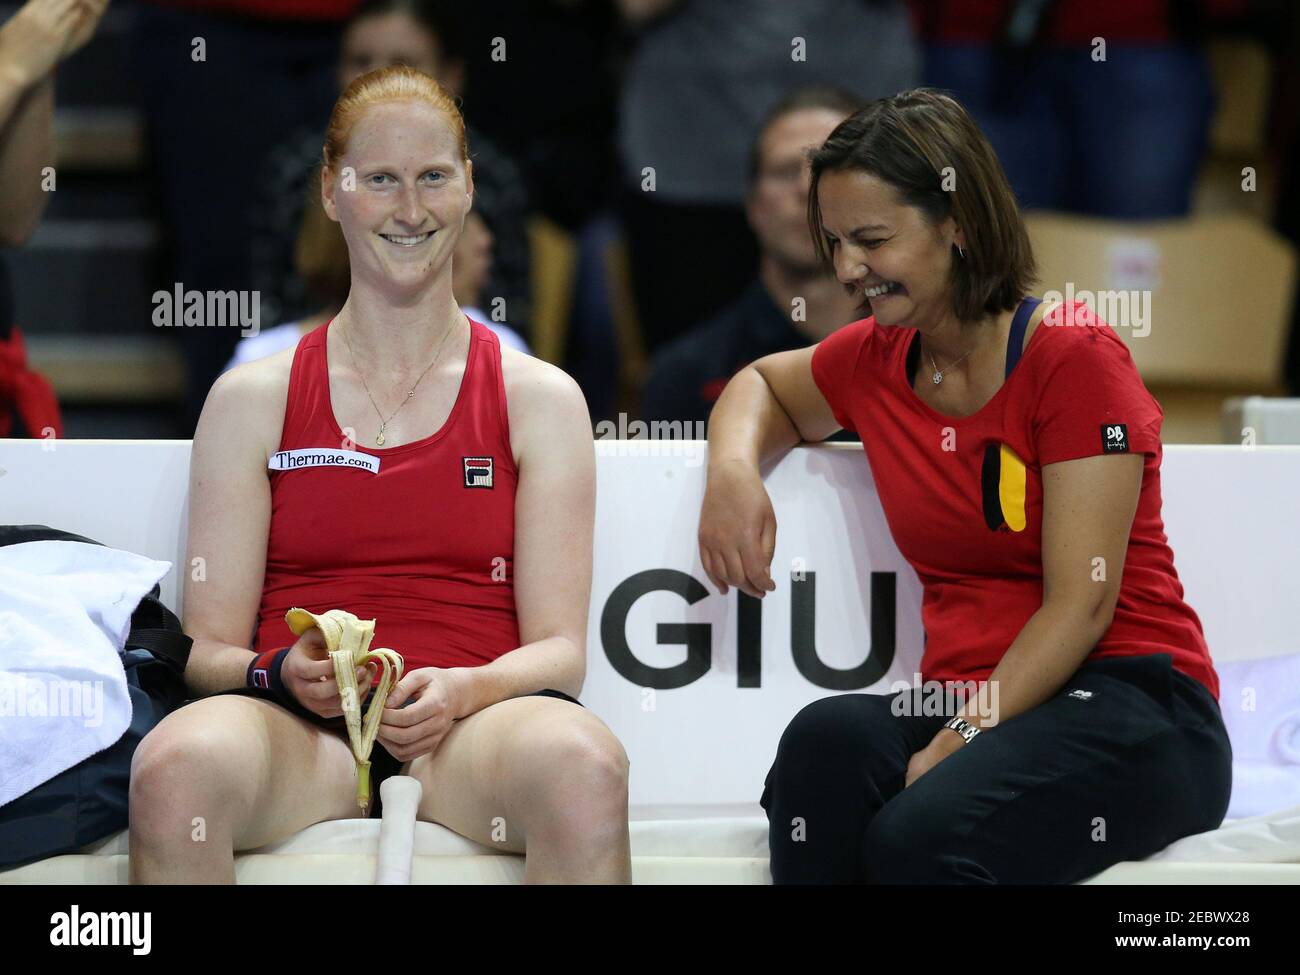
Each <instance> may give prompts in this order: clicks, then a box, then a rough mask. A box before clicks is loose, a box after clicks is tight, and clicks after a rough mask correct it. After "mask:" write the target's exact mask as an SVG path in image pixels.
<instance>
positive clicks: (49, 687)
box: [0, 541, 171, 805]
mask: <svg viewBox="0 0 1300 975" xmlns="http://www.w3.org/2000/svg"><path fill="white" fill-rule="evenodd" d="M170 569H171V563H170V562H156V561H154V560H153V559H148V558H145V557H144V556H142V555H136V554H134V553H132V552H123V551H121V550H120V549H114V548H108V547H106V546H103V545H90V544H87V543H86V542H65V541H40V542H22V543H20V544H17V545H3V546H0V805H4V804H5V803H6V802H9V801H10V800H12V799H16V798H17V797H18V796H21V795H23V794H24V793H26V792H29V791H31V790H32V789H34V788H35V787H36V786H38V785H40V784H41V783H42V782H46V781H48V780H49V779H52V778H53V777H54V776H56V775H58V774H59V773H60V772H62V771H64V770H66V769H69V768H71V767H72V766H74V765H76V764H77V763H79V762H81V761H83V760H84V759H86V758H88V757H90V756H91V755H94V754H95V753H96V752H100V751H103V750H104V749H105V748H107V747H109V746H110V745H112V744H113V743H114V742H116V741H117V740H118V739H119V738H121V737H122V734H123V733H124V732H125V731H126V729H127V726H128V725H129V724H130V723H131V698H130V695H129V694H128V693H127V687H126V673H125V672H124V671H123V669H122V661H121V659H120V658H119V656H118V654H119V653H120V652H121V650H122V647H123V646H124V645H125V643H126V636H127V633H128V632H129V631H130V626H131V614H132V613H133V612H134V611H135V608H136V607H137V606H138V605H139V604H140V600H141V599H142V598H143V597H144V596H145V594H147V593H148V592H149V591H150V590H151V589H152V588H153V586H154V584H155V583H156V582H158V581H159V580H160V579H162V578H163V576H165V575H166V574H167V573H168V571H169V570H170Z"/></svg>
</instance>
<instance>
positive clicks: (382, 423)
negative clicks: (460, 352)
mask: <svg viewBox="0 0 1300 975" xmlns="http://www.w3.org/2000/svg"><path fill="white" fill-rule="evenodd" d="M451 332H452V329H451V328H448V329H447V331H446V332H444V333H443V335H442V341H441V342H439V343H438V351H437V352H436V353H435V354H434V356H433V362H430V363H429V364H428V365H427V366H426V367H425V369H424V372H422V373H420V378H419V379H417V380H416V381H415V386H419V385H420V380H422V379H424V377H425V376H427V375H428V374H429V370H430V369H432V368H433V366H434V363H436V362H437V361H438V359H439V358H440V357H441V356H442V347H443V346H444V345H446V344H447V337H448V336H449V335H451ZM343 341H345V342H347V344H348V354H349V355H351V356H352V365H353V367H354V368H355V369H356V370H357V375H358V376H360V377H361V385H362V387H363V388H364V389H365V391H366V395H367V396H369V397H370V405H371V406H373V407H374V408H375V413H376V414H377V415H378V417H379V421H380V422H379V435H378V436H376V437H375V445H376V446H379V447H382V446H383V445H384V429H385V428H386V427H387V426H388V421H389V420H391V419H392V418H393V417H395V416H397V411H398V410H400V409H401V408H402V407H403V406H405V405H406V404H407V403H408V402H409V401H410V399H411V397H412V396H414V395H415V386H412V387H411V389H410V391H409V392H408V393H407V394H406V399H404V400H402V402H401V403H400V404H399V405H398V407H397V410H393V412H392V413H390V414H389V415H388V420H385V419H384V414H383V413H381V412H380V411H379V404H378V403H376V402H375V398H374V397H373V396H371V395H370V386H369V385H367V383H366V377H365V375H364V374H363V373H362V372H361V366H360V365H358V364H357V354H356V352H355V351H353V349H352V339H351V338H350V337H349V336H348V333H347V332H344V333H343Z"/></svg>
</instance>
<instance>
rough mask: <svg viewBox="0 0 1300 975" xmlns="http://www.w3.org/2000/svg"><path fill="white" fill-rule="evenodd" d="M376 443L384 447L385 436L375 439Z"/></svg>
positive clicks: (381, 435)
mask: <svg viewBox="0 0 1300 975" xmlns="http://www.w3.org/2000/svg"><path fill="white" fill-rule="evenodd" d="M375 443H376V444H378V445H379V446H380V447H382V446H383V445H384V435H383V434H382V433H381V434H380V435H379V436H377V437H375Z"/></svg>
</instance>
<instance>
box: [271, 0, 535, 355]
mask: <svg viewBox="0 0 1300 975" xmlns="http://www.w3.org/2000/svg"><path fill="white" fill-rule="evenodd" d="M457 24H458V20H457V19H456V16H455V15H453V14H451V13H449V12H448V8H447V5H446V4H443V3H438V2H434V0H366V2H364V3H362V4H361V6H360V7H358V8H357V11H356V13H355V14H353V16H352V18H351V19H350V20H349V21H348V24H347V26H346V27H345V28H344V32H343V40H342V46H341V49H340V52H339V64H338V85H339V91H340V92H341V91H343V89H345V88H346V87H347V86H348V84H349V83H351V81H352V80H353V79H354V78H356V77H358V76H360V75H362V74H365V73H366V72H367V71H374V70H375V69H377V68H382V67H385V66H387V65H390V64H405V65H409V66H410V67H412V68H416V69H417V70H419V71H423V72H424V73H425V74H427V75H430V76H431V77H433V78H435V79H436V80H437V81H439V82H440V83H441V84H442V85H443V86H444V87H446V88H447V89H448V90H449V91H451V92H452V93H453V94H455V95H457V96H459V95H460V94H461V93H462V88H463V81H464V67H463V64H464V61H463V55H462V51H461V45H460V33H459V30H458V28H457ZM465 136H466V140H467V141H468V143H469V146H470V149H471V151H472V152H473V153H474V158H473V163H474V212H475V213H477V214H478V215H479V216H480V217H481V218H482V219H483V220H484V221H485V222H486V224H487V228H488V229H489V230H490V231H491V233H492V235H493V236H494V237H495V238H496V241H497V247H496V260H495V262H494V263H493V273H492V277H491V279H490V280H489V281H488V282H487V283H486V285H485V288H484V289H483V293H484V295H485V296H487V303H488V304H489V305H491V304H492V301H493V299H496V298H501V299H504V301H505V309H504V314H505V316H506V317H507V318H509V320H510V321H512V322H514V323H516V325H519V326H521V327H524V328H525V332H526V325H525V323H526V322H527V320H528V313H529V287H528V243H527V230H526V227H525V217H526V213H527V210H528V201H527V194H526V191H525V190H524V181H523V177H522V176H521V175H520V173H519V171H518V169H517V168H516V166H515V164H514V163H513V162H511V160H510V159H509V158H508V157H507V156H505V155H504V154H503V153H502V152H501V151H500V150H499V149H498V148H497V147H496V146H495V145H494V144H493V143H492V142H491V141H490V140H489V139H488V138H487V137H486V136H484V135H483V134H482V133H481V132H478V131H476V130H475V129H474V127H473V126H472V125H469V124H467V125H466V132H465ZM324 141H325V120H324V119H322V120H321V121H320V124H318V125H311V126H308V127H305V128H303V129H301V130H299V131H298V132H296V133H294V134H293V135H292V136H291V137H289V138H287V139H286V140H285V141H284V142H282V143H281V144H280V145H279V146H277V147H276V148H275V149H274V150H272V152H271V153H270V155H269V156H268V158H267V163H266V167H265V172H264V174H263V177H262V179H261V180H259V182H258V188H259V195H258V200H257V203H256V205H255V207H254V212H253V214H252V220H253V223H254V227H255V230H254V233H253V237H252V241H251V242H250V247H249V253H250V258H251V260H252V274H253V281H254V287H255V288H256V289H257V290H258V292H259V293H260V295H261V300H262V316H263V318H264V320H266V321H267V322H271V323H274V322H283V321H286V320H297V319H299V318H301V316H303V315H305V314H309V313H311V312H314V311H316V310H317V308H318V307H319V305H318V304H316V303H315V302H313V301H312V299H311V298H310V296H309V294H308V289H307V283H306V282H305V281H304V280H303V279H302V278H301V277H299V276H298V275H297V274H295V273H294V241H295V239H296V237H297V234H298V228H299V225H300V224H301V221H302V214H303V201H304V200H308V199H310V200H315V201H316V203H315V205H316V206H318V207H319V205H320V188H319V184H318V181H317V180H316V177H315V174H316V173H317V172H318V170H319V166H320V161H321V146H322V145H323V144H324ZM484 323H485V324H487V321H486V319H485V320H484Z"/></svg>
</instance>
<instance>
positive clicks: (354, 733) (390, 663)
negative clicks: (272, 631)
mask: <svg viewBox="0 0 1300 975" xmlns="http://www.w3.org/2000/svg"><path fill="white" fill-rule="evenodd" d="M284 621H285V622H286V623H288V624H289V629H291V630H292V631H293V632H294V633H295V634H296V635H297V636H302V635H303V634H304V633H306V632H307V631H308V630H310V629H311V628H312V627H313V626H314V627H317V628H319V629H320V632H321V636H323V637H324V638H325V647H326V649H327V650H328V651H329V655H330V660H331V661H332V662H333V663H334V676H335V678H336V679H337V680H338V684H339V698H340V700H341V702H342V705H343V718H344V720H345V721H346V722H347V728H348V740H349V742H351V744H352V757H353V758H354V759H356V763H357V805H358V806H360V807H361V816H362V818H363V819H364V818H365V817H367V816H369V815H370V752H371V751H372V750H373V749H374V747H375V736H376V735H378V734H379V722H380V719H381V718H382V717H383V712H384V705H385V704H386V703H387V701H388V692H389V691H391V690H392V688H393V685H394V684H396V683H397V682H398V681H399V680H401V679H402V671H403V669H404V668H405V662H404V661H403V660H402V655H401V654H400V653H398V652H397V651H396V650H389V649H388V648H387V647H382V648H380V649H378V650H370V641H371V640H372V639H374V636H375V621H374V620H362V619H357V617H355V616H353V615H352V614H351V613H349V612H346V611H344V610H341V609H331V610H329V611H328V612H325V613H321V614H319V615H317V614H316V613H310V612H308V611H307V610H305V609H298V608H297V607H295V608H293V609H291V610H289V612H287V613H285V614H284ZM372 661H373V662H375V663H377V664H378V665H379V666H380V668H381V670H380V677H379V686H378V687H376V688H375V689H374V692H373V693H372V694H371V695H370V702H369V706H368V707H367V708H366V714H365V723H364V726H363V724H362V717H361V695H360V693H359V692H358V690H357V668H358V667H361V666H363V665H365V664H368V663H371V662H372Z"/></svg>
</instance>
